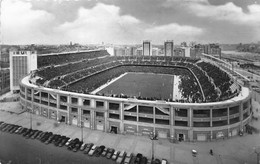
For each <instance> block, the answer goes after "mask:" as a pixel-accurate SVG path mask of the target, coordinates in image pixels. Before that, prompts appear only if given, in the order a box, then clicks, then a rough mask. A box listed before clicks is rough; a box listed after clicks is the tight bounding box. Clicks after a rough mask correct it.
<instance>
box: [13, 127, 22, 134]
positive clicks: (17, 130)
mask: <svg viewBox="0 0 260 164" xmlns="http://www.w3.org/2000/svg"><path fill="white" fill-rule="evenodd" d="M21 129H23V127H21V126H20V127H18V128H17V129H16V130H15V132H14V133H15V134H18V133H19V131H20V130H21Z"/></svg>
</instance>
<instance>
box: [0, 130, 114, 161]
mask: <svg viewBox="0 0 260 164" xmlns="http://www.w3.org/2000/svg"><path fill="white" fill-rule="evenodd" d="M0 159H2V160H4V161H10V160H11V161H12V164H59V163H62V164H86V163H91V164H92V163H93V164H100V163H106V164H112V163H115V162H114V161H113V160H111V159H109V160H108V159H106V158H104V157H90V156H88V155H86V154H83V152H82V151H78V152H72V151H69V150H67V147H56V146H54V145H53V144H49V145H45V144H44V143H42V142H40V141H39V140H33V139H25V138H24V137H23V136H21V135H17V134H10V133H7V132H2V131H1V132H0Z"/></svg>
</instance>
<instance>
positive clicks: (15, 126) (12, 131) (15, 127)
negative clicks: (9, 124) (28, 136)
mask: <svg viewBox="0 0 260 164" xmlns="http://www.w3.org/2000/svg"><path fill="white" fill-rule="evenodd" d="M19 127H20V126H19V125H14V128H13V129H12V130H9V132H10V133H14V132H15V131H16V130H17V129H18V128H19Z"/></svg>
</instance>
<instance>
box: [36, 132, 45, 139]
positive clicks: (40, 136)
mask: <svg viewBox="0 0 260 164" xmlns="http://www.w3.org/2000/svg"><path fill="white" fill-rule="evenodd" d="M47 133H48V132H42V133H41V134H40V135H38V136H37V138H36V139H38V140H41V138H42V137H43V136H44V135H45V134H47Z"/></svg>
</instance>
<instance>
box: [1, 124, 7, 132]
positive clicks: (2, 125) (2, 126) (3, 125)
mask: <svg viewBox="0 0 260 164" xmlns="http://www.w3.org/2000/svg"><path fill="white" fill-rule="evenodd" d="M7 125H8V124H7V123H2V124H1V125H0V130H1V131H2V130H3V128H4V127H6V126H7Z"/></svg>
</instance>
